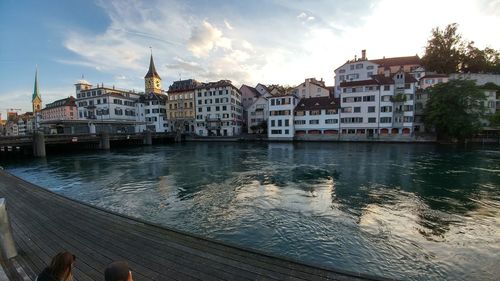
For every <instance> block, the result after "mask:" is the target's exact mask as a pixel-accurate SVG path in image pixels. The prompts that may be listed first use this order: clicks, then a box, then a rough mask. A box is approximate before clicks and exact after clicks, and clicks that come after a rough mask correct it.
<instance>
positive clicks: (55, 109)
mask: <svg viewBox="0 0 500 281" xmlns="http://www.w3.org/2000/svg"><path fill="white" fill-rule="evenodd" d="M41 113H42V121H47V120H75V119H78V109H77V107H76V102H75V98H74V97H72V96H71V97H68V98H65V99H60V100H56V101H54V102H52V103H49V104H47V105H46V106H45V108H44V109H42V111H41Z"/></svg>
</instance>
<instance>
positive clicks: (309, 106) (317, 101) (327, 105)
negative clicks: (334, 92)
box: [295, 97, 340, 111]
mask: <svg viewBox="0 0 500 281" xmlns="http://www.w3.org/2000/svg"><path fill="white" fill-rule="evenodd" d="M339 106H340V101H339V100H338V99H335V98H332V97H316V98H308V99H301V100H300V102H299V103H298V104H297V106H296V107H295V111H297V110H319V109H336V108H339Z"/></svg>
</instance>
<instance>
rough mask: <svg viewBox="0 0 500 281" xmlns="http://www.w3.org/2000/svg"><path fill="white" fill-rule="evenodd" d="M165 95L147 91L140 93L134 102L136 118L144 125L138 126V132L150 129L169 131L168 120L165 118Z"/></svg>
mask: <svg viewBox="0 0 500 281" xmlns="http://www.w3.org/2000/svg"><path fill="white" fill-rule="evenodd" d="M167 99H168V97H167V95H165V94H156V93H153V92H151V93H149V94H144V95H141V96H140V98H139V100H138V101H137V103H136V111H137V113H138V114H137V118H136V120H137V121H139V122H144V123H145V125H142V126H140V130H139V131H140V132H142V131H144V130H150V131H152V132H169V131H170V130H169V129H170V126H169V120H168V118H167Z"/></svg>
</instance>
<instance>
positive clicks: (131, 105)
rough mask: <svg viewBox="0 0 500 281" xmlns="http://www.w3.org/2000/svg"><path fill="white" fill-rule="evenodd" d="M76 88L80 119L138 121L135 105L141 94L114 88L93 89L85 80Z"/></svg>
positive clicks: (98, 86)
mask: <svg viewBox="0 0 500 281" xmlns="http://www.w3.org/2000/svg"><path fill="white" fill-rule="evenodd" d="M75 86H76V105H77V107H78V118H79V119H88V120H117V121H118V120H125V121H136V105H135V103H136V102H137V100H138V99H139V97H140V94H139V93H136V92H134V91H129V90H119V89H116V88H115V87H114V86H113V87H104V85H97V86H96V87H92V86H91V85H90V83H89V82H87V81H85V80H79V81H78V82H77V83H76V84H75Z"/></svg>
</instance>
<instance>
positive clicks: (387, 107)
mask: <svg viewBox="0 0 500 281" xmlns="http://www.w3.org/2000/svg"><path fill="white" fill-rule="evenodd" d="M380 112H392V106H381V107H380ZM381 122H382V121H381Z"/></svg>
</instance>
